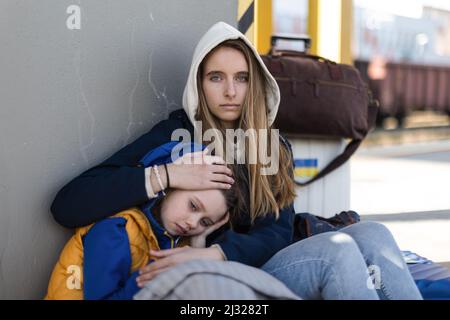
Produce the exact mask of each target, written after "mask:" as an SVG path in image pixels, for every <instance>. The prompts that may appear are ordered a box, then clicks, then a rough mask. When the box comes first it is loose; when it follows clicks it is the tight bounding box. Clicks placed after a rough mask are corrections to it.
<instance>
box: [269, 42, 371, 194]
mask: <svg viewBox="0 0 450 320" xmlns="http://www.w3.org/2000/svg"><path fill="white" fill-rule="evenodd" d="M272 43H274V41H273V40H272ZM262 59H263V61H264V63H265V65H266V66H267V68H268V69H269V71H270V72H271V73H272V75H273V76H274V77H275V79H276V81H277V83H278V85H279V87H280V93H281V102H280V107H279V109H278V114H277V117H276V119H275V123H274V125H275V127H276V128H278V129H280V131H281V132H283V133H284V134H287V135H288V136H301V137H312V138H314V137H325V138H347V139H351V141H350V142H349V143H348V145H347V146H346V148H345V150H344V151H343V153H342V154H340V155H338V156H337V157H336V158H335V159H334V160H333V161H331V162H330V163H329V164H328V165H327V166H326V167H325V168H324V169H322V170H321V171H320V172H319V173H318V175H316V176H315V177H314V178H312V179H311V180H309V181H307V182H305V183H300V182H297V184H298V185H307V184H310V183H311V182H313V181H315V180H317V179H320V178H321V177H323V176H325V175H326V174H328V173H330V172H331V171H333V170H334V169H336V168H338V167H339V166H340V165H342V164H343V163H344V162H345V161H347V160H348V159H349V158H350V157H351V155H352V154H353V153H354V152H355V151H356V149H358V147H359V145H360V144H361V142H362V140H363V139H364V138H365V136H366V135H367V134H368V132H369V131H370V130H371V129H372V128H373V127H374V125H375V119H376V115H377V112H378V102H377V101H376V100H373V99H372V97H371V94H370V91H369V90H368V87H367V84H366V83H364V81H363V80H362V78H361V76H360V74H359V71H358V70H357V69H356V68H354V67H353V66H350V65H345V64H338V63H335V62H333V61H330V60H328V59H325V58H322V57H319V56H314V55H310V54H306V53H302V52H298V51H291V50H273V49H272V50H271V52H270V53H269V54H268V55H265V56H262Z"/></svg>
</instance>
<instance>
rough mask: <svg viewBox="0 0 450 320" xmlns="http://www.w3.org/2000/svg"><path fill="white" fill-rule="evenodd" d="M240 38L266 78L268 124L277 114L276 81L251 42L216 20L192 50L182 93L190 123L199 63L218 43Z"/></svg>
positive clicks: (193, 116)
mask: <svg viewBox="0 0 450 320" xmlns="http://www.w3.org/2000/svg"><path fill="white" fill-rule="evenodd" d="M238 38H240V39H242V40H244V41H245V43H246V44H247V45H248V46H249V47H250V48H251V49H252V50H253V53H254V54H255V57H256V59H257V60H258V62H259V63H260V65H261V67H262V69H263V71H264V73H265V75H266V78H267V85H266V103H267V107H268V108H269V114H268V121H269V126H270V125H272V123H273V122H274V120H275V116H276V115H277V111H278V105H279V104H280V89H279V88H278V84H277V83H276V81H275V79H274V78H273V76H272V75H271V74H270V72H269V70H267V67H266V66H265V65H264V62H263V61H262V59H261V57H260V56H259V54H258V52H257V51H256V49H255V47H253V44H252V43H251V42H250V41H249V40H248V39H247V38H246V37H245V36H244V35H243V34H242V33H241V32H239V30H237V29H235V28H234V27H232V26H230V25H229V24H227V23H225V22H222V21H221V22H218V23H216V24H214V25H213V26H212V27H211V28H210V29H209V30H208V31H207V32H206V33H205V34H204V35H203V37H202V38H201V39H200V41H199V42H198V44H197V47H196V48H195V51H194V56H193V58H192V63H191V69H190V70H189V76H188V79H187V83H186V87H185V88H184V93H183V108H184V110H185V111H186V113H187V115H188V116H189V119H190V120H191V122H192V124H194V122H195V113H196V111H197V107H198V93H197V71H198V67H199V66H200V63H201V62H202V61H203V59H204V58H205V56H206V55H207V54H208V53H209V52H210V51H211V50H212V49H214V48H215V47H216V46H217V45H218V44H220V43H222V42H223V41H225V40H229V39H238Z"/></svg>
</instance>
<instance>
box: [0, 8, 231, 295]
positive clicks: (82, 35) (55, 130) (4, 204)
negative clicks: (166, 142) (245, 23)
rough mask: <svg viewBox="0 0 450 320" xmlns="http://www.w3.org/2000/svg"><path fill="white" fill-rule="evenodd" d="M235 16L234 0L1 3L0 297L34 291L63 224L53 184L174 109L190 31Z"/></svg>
mask: <svg viewBox="0 0 450 320" xmlns="http://www.w3.org/2000/svg"><path fill="white" fill-rule="evenodd" d="M71 5H76V6H78V7H75V9H74V10H75V11H73V8H72V7H70V6H71ZM77 8H80V12H79V13H80V14H79V15H78V14H77V12H76V10H77ZM68 9H69V10H68ZM236 15H237V1H236V0H221V1H210V0H164V1H156V0H140V1H139V0H132V1H119V0H109V1H108V0H95V1H93V0H91V1H76V0H72V1H66V0H53V1H51V0H41V1H31V0H28V1H24V0H22V1H17V0H3V1H1V2H0V44H1V51H0V70H1V72H0V299H39V298H41V297H43V296H44V294H45V292H46V287H47V283H48V280H49V276H50V273H51V270H52V268H53V265H54V263H55V262H56V260H57V258H58V256H59V253H60V250H61V249H62V247H63V245H64V243H65V241H66V240H67V239H68V237H70V235H71V234H72V231H71V230H67V229H64V228H62V227H61V226H59V225H57V224H56V223H55V222H54V221H53V219H52V217H51V214H50V211H49V207H50V204H51V202H52V200H53V198H54V196H55V194H56V192H57V191H58V190H59V189H60V188H61V187H62V186H63V185H64V184H66V183H67V182H68V181H69V180H70V179H72V178H73V177H75V176H76V175H78V174H79V173H81V172H82V171H84V170H86V169H87V168H89V167H91V166H93V165H95V164H97V163H98V162H100V161H102V160H103V159H105V158H106V157H108V156H109V155H110V154H112V153H113V152H115V151H116V150H118V149H120V148H121V147H123V146H125V145H126V144H127V143H130V142H132V141H133V140H134V139H135V138H137V137H138V136H140V135H141V134H143V133H144V132H146V131H148V130H149V129H150V128H151V127H152V126H153V125H154V124H155V123H156V122H158V121H159V120H161V119H163V118H165V117H166V116H167V115H168V113H169V111H172V110H174V109H178V108H180V107H181V98H182V92H183V88H184V82H185V79H186V77H187V72H188V70H189V64H190V59H191V55H192V53H193V50H194V47H195V44H196V42H197V41H198V39H199V37H200V36H201V35H202V34H203V33H204V32H205V31H206V30H207V29H208V28H209V27H210V26H211V25H212V24H213V23H215V22H217V21H219V20H222V21H225V22H228V23H230V24H231V25H234V26H236V25H237V23H236ZM78 18H79V20H78ZM78 22H80V24H79V23H78ZM80 214H83V213H82V212H80Z"/></svg>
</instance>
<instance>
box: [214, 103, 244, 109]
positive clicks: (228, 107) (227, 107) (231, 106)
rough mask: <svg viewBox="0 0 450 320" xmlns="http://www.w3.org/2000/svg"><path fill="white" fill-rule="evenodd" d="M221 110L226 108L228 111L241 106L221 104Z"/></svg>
mask: <svg viewBox="0 0 450 320" xmlns="http://www.w3.org/2000/svg"><path fill="white" fill-rule="evenodd" d="M219 106H220V107H221V108H226V109H237V108H239V107H240V105H239V104H221V105H219Z"/></svg>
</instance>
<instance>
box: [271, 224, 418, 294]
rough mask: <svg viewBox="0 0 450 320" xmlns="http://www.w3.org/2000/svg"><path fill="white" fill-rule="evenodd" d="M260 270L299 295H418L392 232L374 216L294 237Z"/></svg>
mask: <svg viewBox="0 0 450 320" xmlns="http://www.w3.org/2000/svg"><path fill="white" fill-rule="evenodd" d="M262 270H264V271H266V272H268V273H269V274H271V275H273V276H274V277H276V278H277V279H279V280H280V281H282V282H283V283H284V284H285V285H286V286H287V287H289V288H290V289H291V290H292V291H293V292H294V293H296V294H297V295H298V296H300V297H302V298H303V299H361V300H366V299H371V300H373V299H375V300H377V299H422V296H421V294H420V292H419V290H418V289H417V286H416V284H415V283H414V280H413V278H412V276H411V274H410V272H409V270H408V267H407V266H406V264H405V262H404V260H403V257H402V254H401V252H400V249H399V248H398V246H397V243H396V242H395V240H394V238H393V236H392V234H391V233H390V232H389V230H388V229H387V228H386V227H385V226H384V225H382V224H380V223H376V222H369V221H366V222H359V223H356V224H352V225H350V226H347V227H345V228H343V229H340V230H339V231H338V232H325V233H321V234H318V235H315V236H313V237H310V238H307V239H304V240H302V241H298V242H296V243H294V244H292V245H290V246H289V247H287V248H285V249H283V250H281V251H279V252H278V253H277V254H275V255H274V256H273V257H272V258H271V259H270V260H269V261H267V262H266V263H265V264H264V265H263V266H262Z"/></svg>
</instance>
